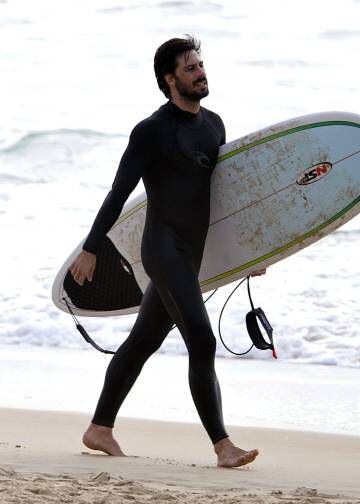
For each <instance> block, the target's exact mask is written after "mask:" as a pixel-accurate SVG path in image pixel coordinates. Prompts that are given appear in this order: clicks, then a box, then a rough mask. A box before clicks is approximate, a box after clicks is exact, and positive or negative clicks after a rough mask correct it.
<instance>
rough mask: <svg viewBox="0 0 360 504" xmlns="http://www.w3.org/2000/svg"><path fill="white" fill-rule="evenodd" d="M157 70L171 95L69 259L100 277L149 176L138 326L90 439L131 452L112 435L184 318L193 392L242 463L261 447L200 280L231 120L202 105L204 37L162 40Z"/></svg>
mask: <svg viewBox="0 0 360 504" xmlns="http://www.w3.org/2000/svg"><path fill="white" fill-rule="evenodd" d="M154 69H155V75H156V78H157V82H158V85H159V87H160V89H161V90H162V91H163V92H164V94H165V96H166V97H167V98H168V99H169V101H168V102H167V103H166V104H165V105H163V106H161V107H160V108H159V109H158V110H157V111H156V112H154V113H153V114H152V115H151V116H150V117H148V118H146V119H144V120H143V121H141V122H140V123H139V124H137V126H135V128H134V129H133V131H132V133H131V135H130V140H129V144H128V146H127V148H126V150H125V152H124V154H123V156H122V158H121V161H120V165H119V168H118V171H117V173H116V177H115V180H114V183H113V185H112V189H111V191H110V192H109V194H108V195H107V197H106V199H105V201H104V203H103V204H102V206H101V208H100V210H99V212H98V214H97V216H96V219H95V221H94V223H93V226H92V228H91V230H90V233H89V235H88V237H87V239H86V241H85V243H84V246H83V251H82V252H81V253H80V254H79V256H78V257H77V258H76V260H75V261H74V262H73V264H72V265H71V267H70V271H71V273H72V275H73V277H74V279H75V281H76V282H78V283H79V284H80V285H83V283H84V281H85V280H88V281H91V280H92V277H93V274H94V270H95V265H96V252H97V249H98V247H99V244H100V242H101V240H102V239H103V238H104V237H105V235H106V233H107V232H108V231H109V230H110V228H111V227H112V225H113V224H114V222H115V221H116V219H117V218H118V216H119V214H120V212H121V210H122V208H123V205H124V203H125V201H126V200H127V198H128V196H129V195H130V193H131V192H132V191H133V189H134V188H135V187H136V185H137V183H138V182H139V180H140V178H142V179H143V182H144V185H145V189H146V193H147V198H148V203H147V215H146V222H145V228H144V233H143V239H142V247H141V257H142V262H143V265H144V268H145V271H146V272H147V274H148V276H149V277H150V279H151V281H150V284H149V286H148V287H147V289H146V291H145V293H144V296H143V299H142V302H141V306H140V311H139V315H138V317H137V319H136V322H135V324H134V327H133V328H132V330H131V332H130V335H129V336H128V338H127V339H126V340H125V341H124V343H123V344H122V345H121V346H120V348H119V349H118V350H117V352H116V353H115V355H114V357H113V358H112V360H111V362H110V364H109V366H108V369H107V372H106V376H105V382H104V386H103V390H102V392H101V395H100V398H99V401H98V404H97V408H96V411H95V414H94V417H93V419H92V423H91V425H90V426H89V428H88V429H87V431H86V432H85V434H84V436H83V442H84V444H85V445H86V446H87V447H89V448H92V449H95V450H101V451H103V452H105V453H108V454H109V455H118V456H122V455H124V453H123V452H122V450H121V449H120V446H119V445H118V443H117V442H116V440H115V439H114V438H113V434H112V429H113V426H114V422H115V418H116V415H117V413H118V411H119V408H120V406H121V404H122V402H123V401H124V399H125V397H126V395H127V394H128V392H129V391H130V389H131V387H132V385H133V384H134V382H135V380H136V378H137V377H138V375H139V373H140V371H141V369H142V367H143V365H144V363H145V362H146V360H147V359H148V358H149V357H150V356H151V355H152V354H153V353H154V352H155V351H156V350H157V349H158V348H159V347H160V345H161V344H162V342H163V341H164V339H165V338H166V336H167V334H168V332H169V331H170V328H171V326H172V325H173V323H175V324H176V325H177V327H178V328H179V330H180V332H181V335H182V337H183V339H184V342H185V344H186V347H187V350H188V353H189V383H190V389H191V394H192V397H193V400H194V403H195V406H196V408H197V411H198V413H199V416H200V419H201V421H202V423H203V425H204V427H205V429H206V431H207V433H208V435H209V437H210V439H211V441H212V443H213V445H214V450H215V453H216V454H217V463H218V465H219V466H223V467H235V466H241V465H244V464H247V463H249V462H252V461H253V460H254V459H255V458H256V456H257V455H258V451H257V450H251V451H245V450H242V449H240V448H238V447H236V446H235V445H234V444H233V443H232V442H231V441H230V439H229V437H228V434H227V432H226V430H225V427H224V422H223V416H222V405H221V394H220V387H219V384H218V380H217V377H216V373H215V368H214V358H215V348H216V339H215V337H214V334H213V332H212V329H211V325H210V321H209V318H208V315H207V312H206V309H205V306H204V302H203V298H202V294H201V291H200V286H199V282H198V273H199V270H200V264H201V260H202V255H203V250H204V245H205V239H206V235H207V231H208V226H209V206H210V179H211V174H212V172H213V170H214V167H215V165H216V160H217V157H218V150H219V146H220V145H222V144H224V143H225V128H224V125H223V122H222V120H221V118H220V117H219V116H218V115H217V114H215V113H213V112H211V111H210V110H207V109H205V108H203V107H200V100H201V99H202V98H204V97H205V96H207V95H208V93H209V91H208V85H207V79H206V74H205V70H204V67H203V62H202V60H201V57H200V44H199V43H198V42H197V41H196V40H194V39H193V38H191V37H187V38H185V39H171V40H169V41H167V42H165V43H164V44H162V45H161V46H160V47H159V48H158V50H157V51H156V54H155V60H154ZM262 273H264V270H261V271H257V272H254V273H253V274H254V275H256V274H262Z"/></svg>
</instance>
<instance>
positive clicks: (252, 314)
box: [62, 276, 277, 359]
mask: <svg viewBox="0 0 360 504" xmlns="http://www.w3.org/2000/svg"><path fill="white" fill-rule="evenodd" d="M245 280H247V292H248V296H249V301H250V305H251V310H250V311H249V312H248V313H247V314H246V317H245V321H246V328H247V331H248V334H249V337H250V339H251V341H252V343H253V344H252V345H251V347H250V348H249V349H248V350H246V352H240V353H239V352H234V351H233V350H231V348H229V347H228V346H227V345H226V343H225V341H224V340H223V337H222V334H221V318H222V315H223V313H224V310H225V307H226V305H227V303H228V302H229V300H230V298H231V297H232V295H233V294H234V292H235V291H236V290H237V289H238V288H239V287H240V285H242V284H243V283H244V282H245ZM217 290H218V289H215V290H214V291H213V292H212V293H211V294H210V295H209V296H208V297H207V298H206V299H205V301H204V303H206V302H207V301H208V300H209V299H210V298H211V297H212V296H213V295H214V294H215V292H217ZM62 299H63V301H64V302H65V304H66V306H67V309H68V310H69V313H70V315H71V316H72V318H73V320H74V322H75V326H76V329H77V330H78V331H79V333H80V334H81V336H82V337H83V338H84V340H85V341H86V342H87V343H89V345H92V346H93V347H94V348H95V349H96V350H98V351H99V352H101V353H104V354H110V355H113V354H115V352H114V351H112V350H105V349H104V348H101V346H99V345H98V344H97V343H95V341H94V340H93V339H92V338H91V337H90V336H89V334H88V332H87V331H86V329H85V328H84V326H83V325H81V324H80V322H79V320H78V319H77V317H76V315H75V314H74V312H73V310H72V309H71V307H70V304H69V303H68V301H67V299H66V298H65V297H63V298H62ZM258 319H259V321H260V324H261V325H262V327H263V328H264V330H265V332H266V334H267V336H268V338H269V341H266V340H265V338H264V336H263V335H262V332H261V330H260V327H259V324H258ZM175 327H176V324H174V325H173V326H172V328H171V329H170V330H172V329H174V328H175ZM218 331H219V336H220V340H221V343H222V344H223V345H224V347H225V348H226V350H227V351H228V352H230V353H232V354H233V355H238V356H241V355H246V354H247V353H249V352H250V350H251V349H252V348H253V347H254V346H255V347H256V348H258V349H259V350H272V354H273V357H274V359H277V355H276V351H275V347H274V342H273V328H272V327H271V324H270V322H269V321H268V319H267V317H266V315H265V313H264V311H263V310H262V308H260V307H259V308H254V303H253V300H252V297H251V292H250V276H247V277H245V278H243V279H242V280H241V281H240V282H239V283H238V284H237V286H236V287H235V288H234V289H233V290H232V291H231V293H230V294H229V296H228V297H227V299H226V301H225V303H224V305H223V307H222V309H221V312H220V316H219V321H218Z"/></svg>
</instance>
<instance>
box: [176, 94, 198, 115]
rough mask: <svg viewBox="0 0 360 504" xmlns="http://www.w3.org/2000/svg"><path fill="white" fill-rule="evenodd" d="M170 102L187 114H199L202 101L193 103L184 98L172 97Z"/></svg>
mask: <svg viewBox="0 0 360 504" xmlns="http://www.w3.org/2000/svg"><path fill="white" fill-rule="evenodd" d="M170 101H171V102H172V103H173V104H174V105H176V106H177V107H179V109H181V110H185V112H191V113H192V114H197V113H198V112H199V110H200V100H199V101H191V100H187V99H186V98H184V97H183V96H172V97H171V98H170Z"/></svg>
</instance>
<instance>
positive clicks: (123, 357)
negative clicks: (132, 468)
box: [83, 282, 172, 456]
mask: <svg viewBox="0 0 360 504" xmlns="http://www.w3.org/2000/svg"><path fill="white" fill-rule="evenodd" d="M171 326H172V320H171V319H170V317H169V315H168V313H167V311H166V310H165V308H164V306H163V304H162V302H161V300H160V298H159V295H158V293H157V290H156V288H155V287H154V285H153V284H152V282H150V284H149V286H148V288H147V289H146V291H145V294H144V297H143V299H142V302H141V306H140V311H139V315H138V317H137V319H136V321H135V324H134V326H133V328H132V330H131V332H130V334H129V336H128V338H127V339H126V340H125V341H124V343H123V344H122V345H121V346H120V347H119V349H118V350H117V352H116V353H115V354H114V356H113V358H112V359H111V361H110V363H109V366H108V368H107V371H106V375H105V382H104V386H103V389H102V392H101V394H100V398H99V401H98V404H97V407H96V410H95V414H94V417H93V419H92V424H91V425H90V427H89V428H88V430H87V431H86V432H85V434H84V436H83V442H84V444H85V445H86V446H87V447H88V448H92V449H95V450H102V451H105V452H106V453H108V454H109V455H120V456H121V455H124V454H123V453H122V451H121V449H120V447H119V445H118V444H117V442H116V441H115V439H114V438H113V437H112V428H113V426H114V422H115V418H116V415H117V413H118V411H119V408H120V406H121V404H122V403H123V401H124V399H125V397H126V396H127V394H128V392H129V391H130V389H131V387H132V386H133V384H134V383H135V381H136V379H137V377H138V376H139V374H140V371H141V369H142V367H143V365H144V363H145V362H146V360H147V359H148V358H149V357H150V355H152V354H153V353H154V352H155V351H156V350H157V349H158V348H159V347H160V346H161V344H162V342H163V341H164V339H165V338H166V336H167V334H168V332H169V330H170V329H171Z"/></svg>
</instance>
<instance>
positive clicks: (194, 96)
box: [175, 76, 209, 102]
mask: <svg viewBox="0 0 360 504" xmlns="http://www.w3.org/2000/svg"><path fill="white" fill-rule="evenodd" d="M202 81H205V82H206V84H207V80H206V79H199V80H197V81H195V82H193V84H192V86H189V85H185V84H184V83H183V82H182V81H181V80H180V79H179V78H178V77H176V76H175V87H176V89H177V90H178V93H179V95H180V96H182V97H183V98H185V99H187V100H189V101H194V102H197V101H200V100H201V99H202V98H205V96H207V95H208V94H209V88H208V87H207V85H206V88H205V89H203V90H200V89H199V90H198V89H196V88H195V86H196V83H197V82H202Z"/></svg>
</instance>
